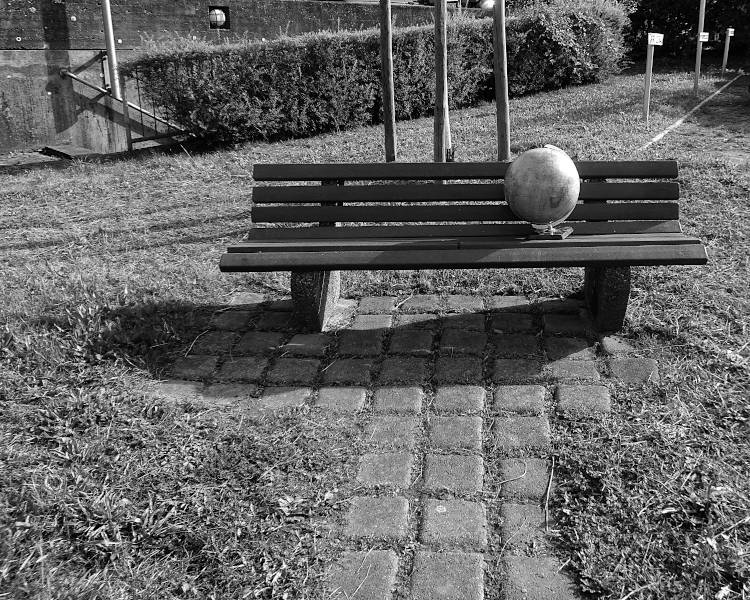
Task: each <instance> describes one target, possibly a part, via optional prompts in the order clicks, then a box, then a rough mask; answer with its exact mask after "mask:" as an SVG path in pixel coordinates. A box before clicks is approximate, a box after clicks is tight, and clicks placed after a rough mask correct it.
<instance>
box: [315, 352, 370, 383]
mask: <svg viewBox="0 0 750 600" xmlns="http://www.w3.org/2000/svg"><path fill="white" fill-rule="evenodd" d="M373 364H374V363H373V361H372V360H368V359H364V358H339V359H337V360H334V361H333V362H332V363H331V364H329V365H328V366H326V367H324V368H323V383H327V384H334V385H346V384H351V385H367V384H369V383H370V379H371V376H372V375H371V374H372V367H373Z"/></svg>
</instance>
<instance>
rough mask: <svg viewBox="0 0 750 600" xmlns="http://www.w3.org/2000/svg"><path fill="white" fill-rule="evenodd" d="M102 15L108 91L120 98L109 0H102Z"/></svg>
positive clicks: (114, 96)
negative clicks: (107, 68) (105, 45)
mask: <svg viewBox="0 0 750 600" xmlns="http://www.w3.org/2000/svg"><path fill="white" fill-rule="evenodd" d="M102 17H103V20H104V42H105V43H106V44H107V67H109V93H110V95H111V96H112V97H113V98H114V99H115V100H122V94H121V93H120V77H119V75H118V72H117V50H116V49H115V32H114V30H113V29H112V8H111V7H110V5H109V0H102Z"/></svg>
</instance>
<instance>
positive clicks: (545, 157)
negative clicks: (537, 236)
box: [505, 144, 581, 232]
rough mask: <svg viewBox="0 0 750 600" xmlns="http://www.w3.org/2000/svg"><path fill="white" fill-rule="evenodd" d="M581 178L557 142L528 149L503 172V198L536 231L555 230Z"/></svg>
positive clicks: (574, 197)
mask: <svg viewBox="0 0 750 600" xmlns="http://www.w3.org/2000/svg"><path fill="white" fill-rule="evenodd" d="M580 191H581V178H580V177H579V175H578V169H576V166H575V164H574V163H573V161H572V160H571V158H570V157H569V156H568V155H567V154H566V153H565V151H563V150H561V149H560V148H558V147H557V146H552V145H551V144H548V145H546V146H545V147H544V148H534V149H533V150H527V151H526V152H524V153H523V154H521V155H520V156H518V158H516V159H515V160H514V161H513V162H512V163H511V164H510V166H509V167H508V170H507V172H506V174H505V200H506V201H507V202H508V206H509V207H510V210H511V211H513V214H514V215H516V216H517V217H518V218H519V219H523V220H524V221H528V222H529V223H531V225H532V226H533V227H534V229H535V230H537V231H546V232H554V227H555V225H558V224H560V223H562V222H563V221H564V220H565V219H567V218H568V216H570V213H572V212H573V209H574V208H575V206H576V203H577V202H578V195H579V193H580Z"/></svg>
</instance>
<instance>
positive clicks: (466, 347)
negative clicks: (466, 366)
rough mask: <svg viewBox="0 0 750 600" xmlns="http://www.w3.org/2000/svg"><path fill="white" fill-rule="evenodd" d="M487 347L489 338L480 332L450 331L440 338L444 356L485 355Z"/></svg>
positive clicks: (441, 351)
mask: <svg viewBox="0 0 750 600" xmlns="http://www.w3.org/2000/svg"><path fill="white" fill-rule="evenodd" d="M486 345H487V336H486V335H485V334H484V333H481V332H479V331H462V330H461V329H448V330H446V331H445V332H443V335H442V337H441V338H440V353H441V355H443V356H452V355H453V354H483V353H484V347H485V346H486Z"/></svg>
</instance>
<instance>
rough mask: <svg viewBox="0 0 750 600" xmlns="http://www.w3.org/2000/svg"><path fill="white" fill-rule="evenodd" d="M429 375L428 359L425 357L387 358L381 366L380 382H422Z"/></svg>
mask: <svg viewBox="0 0 750 600" xmlns="http://www.w3.org/2000/svg"><path fill="white" fill-rule="evenodd" d="M426 377H427V361H426V360H425V359H424V358H414V357H410V356H409V357H402V356H400V357H398V358H395V357H393V358H386V359H385V360H384V361H383V364H382V366H381V370H380V375H379V377H378V382H379V383H381V384H387V383H416V384H418V383H421V382H422V381H424V380H425V378H426Z"/></svg>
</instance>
